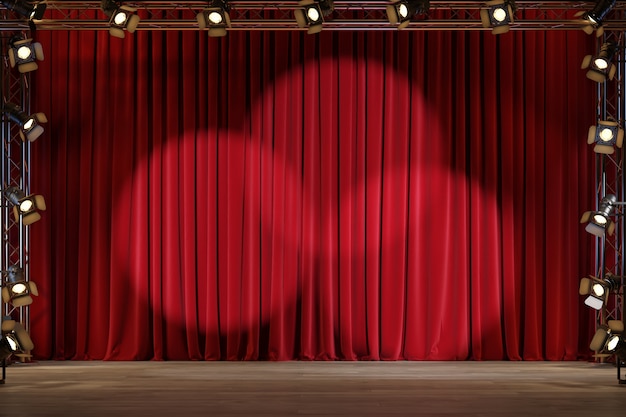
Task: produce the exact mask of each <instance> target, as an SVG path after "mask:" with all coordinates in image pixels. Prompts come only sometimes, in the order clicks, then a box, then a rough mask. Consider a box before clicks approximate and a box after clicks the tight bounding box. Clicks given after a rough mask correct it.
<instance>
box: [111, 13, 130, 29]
mask: <svg viewBox="0 0 626 417" xmlns="http://www.w3.org/2000/svg"><path fill="white" fill-rule="evenodd" d="M127 18H128V16H127V15H126V13H125V12H117V14H116V15H115V17H114V18H113V23H115V24H116V25H118V26H121V25H123V24H124V22H126V19H127Z"/></svg>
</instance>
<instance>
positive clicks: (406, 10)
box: [398, 3, 409, 19]
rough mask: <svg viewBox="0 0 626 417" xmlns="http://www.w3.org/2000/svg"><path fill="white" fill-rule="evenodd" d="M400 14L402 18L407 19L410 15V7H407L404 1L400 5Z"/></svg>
mask: <svg viewBox="0 0 626 417" xmlns="http://www.w3.org/2000/svg"><path fill="white" fill-rule="evenodd" d="M398 15H399V16H400V18H402V19H406V18H407V17H408V16H409V8H408V7H406V4H404V3H402V4H401V5H400V7H398Z"/></svg>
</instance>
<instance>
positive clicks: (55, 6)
mask: <svg viewBox="0 0 626 417" xmlns="http://www.w3.org/2000/svg"><path fill="white" fill-rule="evenodd" d="M123 3H124V4H125V5H128V6H131V7H134V8H136V9H137V10H138V12H137V13H138V14H139V15H140V17H141V22H140V23H139V26H138V28H137V30H148V31H167V30H176V31H181V30H199V28H198V24H197V22H196V14H197V13H198V12H200V10H202V9H203V8H206V7H207V6H208V4H209V2H208V1H178V2H166V1H145V2H140V1H125V2H123ZM229 4H230V7H231V10H230V16H231V21H232V28H231V29H230V30H248V31H249V30H272V31H276V30H304V29H301V28H299V27H298V26H297V24H296V22H295V19H294V14H293V11H294V10H295V9H297V8H298V7H299V6H298V2H297V1H278V2H267V1H264V0H261V1H251V0H239V1H238V0H231V1H230V2H229ZM389 4H390V2H389V1H385V0H364V1H358V2H357V1H350V0H336V1H335V2H334V6H335V9H334V11H333V12H332V13H331V14H330V15H329V16H327V17H326V20H325V22H324V30H337V31H338V30H351V31H357V30H397V29H396V27H395V26H393V25H391V24H389V22H388V21H387V17H386V13H385V8H386V6H388V5H389ZM47 5H48V9H47V11H46V13H45V15H44V19H42V20H38V21H35V22H34V23H35V25H36V27H37V29H38V30H65V31H78V30H91V31H96V30H108V28H109V25H108V17H107V16H106V15H105V14H104V13H103V12H102V10H101V8H100V7H101V2H100V0H94V1H55V0H48V1H47ZM516 5H517V8H518V10H517V12H516V14H515V17H516V20H515V22H514V23H513V24H512V25H511V30H526V31H528V30H579V29H580V28H581V26H582V24H581V20H580V19H578V17H577V15H576V13H578V12H584V11H588V10H591V8H593V5H594V2H589V1H587V2H585V1H543V2H532V1H520V0H518V1H517V2H516ZM482 7H484V2H482V1H480V2H479V1H431V2H430V11H429V12H428V14H427V15H426V16H418V17H416V18H415V19H414V20H413V21H412V22H411V24H410V25H409V26H408V27H407V28H405V29H403V30H422V31H424V30H449V31H452V30H489V29H485V28H483V27H482V25H481V22H480V9H481V8H482ZM625 10H626V5H624V4H623V2H618V4H617V6H616V7H615V8H614V10H613V11H612V12H611V13H610V14H609V16H608V19H606V21H605V24H604V27H605V29H606V30H615V31H618V30H622V31H623V30H626V17H625V16H624V15H625V13H624V11H625ZM6 14H7V15H8V16H6V18H5V19H4V20H0V31H9V30H10V31H17V30H24V31H26V30H29V29H30V27H29V25H28V22H27V21H25V20H23V19H20V18H19V16H17V15H14V14H13V13H9V12H7V13H6Z"/></svg>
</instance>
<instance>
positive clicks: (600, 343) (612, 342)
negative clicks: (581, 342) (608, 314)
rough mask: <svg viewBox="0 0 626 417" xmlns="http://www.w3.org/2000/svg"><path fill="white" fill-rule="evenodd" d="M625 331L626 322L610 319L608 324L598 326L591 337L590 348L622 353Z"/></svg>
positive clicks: (596, 350)
mask: <svg viewBox="0 0 626 417" xmlns="http://www.w3.org/2000/svg"><path fill="white" fill-rule="evenodd" d="M623 332H624V323H623V322H622V321H620V320H609V321H608V322H607V324H603V325H601V326H600V327H598V330H596V333H595V334H594V335H593V339H591V343H590V344H589V349H591V350H593V351H595V352H608V353H616V354H617V353H621V352H620V348H621V351H622V352H623V350H624V349H623V347H624V342H623V340H622V338H621V336H620V335H621V334H622V333H623Z"/></svg>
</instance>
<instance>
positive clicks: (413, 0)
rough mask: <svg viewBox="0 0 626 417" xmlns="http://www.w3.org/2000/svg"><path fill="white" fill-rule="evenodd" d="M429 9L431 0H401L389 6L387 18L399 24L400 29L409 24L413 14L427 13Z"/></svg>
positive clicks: (394, 23)
mask: <svg viewBox="0 0 626 417" xmlns="http://www.w3.org/2000/svg"><path fill="white" fill-rule="evenodd" d="M429 9H430V1H429V0H400V1H396V2H394V3H393V4H390V5H389V6H387V19H388V20H389V23H391V24H392V25H396V24H397V25H398V29H402V28H405V27H407V26H408V25H409V23H410V22H411V19H412V18H413V16H415V15H417V14H425V13H427V12H428V10H429Z"/></svg>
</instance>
